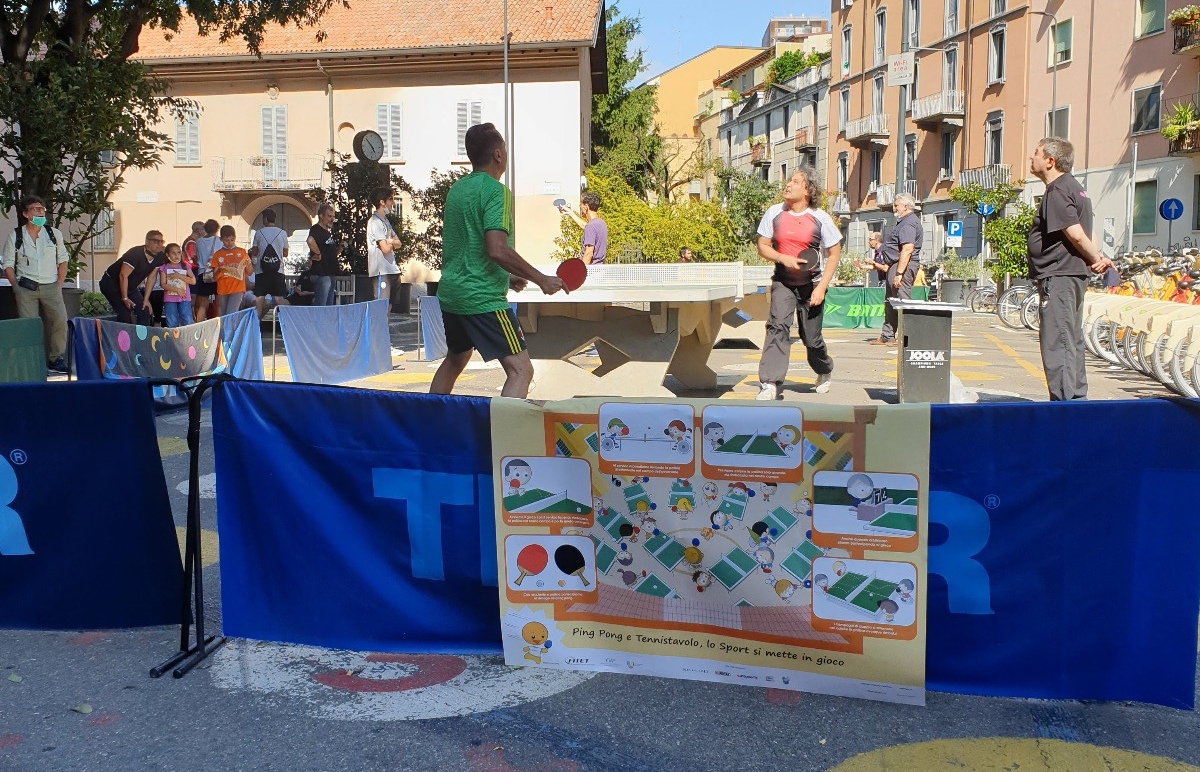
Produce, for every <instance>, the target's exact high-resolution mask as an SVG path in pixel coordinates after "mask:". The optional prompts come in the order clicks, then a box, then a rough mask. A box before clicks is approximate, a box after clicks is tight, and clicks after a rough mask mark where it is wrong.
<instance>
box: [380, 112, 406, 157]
mask: <svg viewBox="0 0 1200 772" xmlns="http://www.w3.org/2000/svg"><path fill="white" fill-rule="evenodd" d="M375 130H376V131H378V132H379V136H381V137H383V160H384V161H403V160H404V106H403V105H401V104H400V103H398V102H386V103H382V104H377V105H375Z"/></svg>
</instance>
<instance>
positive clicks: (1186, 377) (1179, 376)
mask: <svg viewBox="0 0 1200 772" xmlns="http://www.w3.org/2000/svg"><path fill="white" fill-rule="evenodd" d="M1188 348H1189V346H1188V342H1187V341H1186V340H1181V341H1180V342H1179V345H1178V346H1176V347H1175V355H1174V356H1173V357H1171V382H1172V383H1174V384H1175V391H1178V392H1179V393H1180V394H1183V395H1185V396H1188V397H1191V398H1192V399H1196V398H1197V397H1200V393H1198V392H1197V391H1196V380H1195V377H1196V364H1195V363H1194V362H1193V363H1192V366H1191V367H1190V368H1188V370H1187V371H1186V372H1185V371H1184V367H1183V366H1184V363H1185V360H1186V359H1187V354H1188Z"/></svg>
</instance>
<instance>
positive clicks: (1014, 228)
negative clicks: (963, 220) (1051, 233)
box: [950, 180, 1034, 284]
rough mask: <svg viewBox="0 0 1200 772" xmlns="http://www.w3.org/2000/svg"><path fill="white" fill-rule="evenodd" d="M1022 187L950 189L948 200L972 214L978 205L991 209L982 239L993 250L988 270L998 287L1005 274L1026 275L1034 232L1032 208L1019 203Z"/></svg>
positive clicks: (1017, 182)
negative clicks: (1031, 237)
mask: <svg viewBox="0 0 1200 772" xmlns="http://www.w3.org/2000/svg"><path fill="white" fill-rule="evenodd" d="M1024 187H1025V181H1024V180H1015V181H1013V182H1004V183H1000V184H998V185H996V186H995V187H991V188H986V187H984V186H983V185H980V184H979V183H977V182H972V183H970V184H968V185H956V186H954V187H953V188H952V189H951V190H950V198H951V199H953V200H955V201H957V202H958V203H960V204H963V205H964V206H966V207H967V208H968V209H970V210H971V211H972V212H974V211H976V210H977V209H978V208H979V205H980V204H990V205H991V206H992V207H993V209H994V213H993V214H991V215H989V216H988V217H986V218H984V223H983V238H984V240H985V241H987V244H988V246H989V247H991V249H992V260H991V264H990V265H989V268H990V270H991V272H992V278H994V279H995V280H996V283H997V284H999V283H1002V282H1003V281H1004V277H1005V275H1010V276H1017V277H1020V276H1028V275H1029V262H1028V260H1029V247H1028V239H1029V232H1030V231H1031V230H1033V215H1034V209H1033V207H1031V206H1029V205H1028V204H1026V203H1025V202H1023V201H1021V191H1022V190H1023V189H1024Z"/></svg>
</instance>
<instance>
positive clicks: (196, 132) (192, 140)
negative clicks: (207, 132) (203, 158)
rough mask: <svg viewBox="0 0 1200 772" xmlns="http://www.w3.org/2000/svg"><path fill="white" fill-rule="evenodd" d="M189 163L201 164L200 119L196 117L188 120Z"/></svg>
mask: <svg viewBox="0 0 1200 772" xmlns="http://www.w3.org/2000/svg"><path fill="white" fill-rule="evenodd" d="M187 162H188V163H189V164H194V165H199V164H200V119H199V118H198V117H196V116H192V117H190V118H188V120H187Z"/></svg>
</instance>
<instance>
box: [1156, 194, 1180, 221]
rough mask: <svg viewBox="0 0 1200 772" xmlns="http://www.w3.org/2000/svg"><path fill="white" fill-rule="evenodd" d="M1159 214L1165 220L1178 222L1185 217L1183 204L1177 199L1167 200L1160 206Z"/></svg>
mask: <svg viewBox="0 0 1200 772" xmlns="http://www.w3.org/2000/svg"><path fill="white" fill-rule="evenodd" d="M1158 213H1159V214H1160V215H1162V218H1163V219H1164V220H1168V221H1169V220H1178V219H1179V218H1180V217H1183V202H1182V201H1180V200H1179V199H1177V198H1165V199H1163V202H1162V203H1161V204H1159V205H1158Z"/></svg>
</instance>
